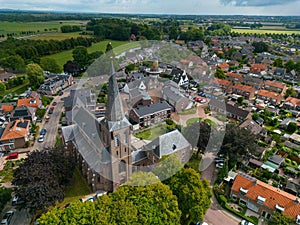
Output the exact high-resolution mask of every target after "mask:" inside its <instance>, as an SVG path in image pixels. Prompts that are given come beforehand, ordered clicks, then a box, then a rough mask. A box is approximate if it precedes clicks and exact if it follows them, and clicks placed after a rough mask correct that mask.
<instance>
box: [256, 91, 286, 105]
mask: <svg viewBox="0 0 300 225" xmlns="http://www.w3.org/2000/svg"><path fill="white" fill-rule="evenodd" d="M256 97H257V99H261V100H263V101H269V102H270V103H271V104H273V105H279V104H280V103H281V100H282V96H281V95H280V94H278V93H276V92H272V91H267V90H259V91H258V92H257V95H256Z"/></svg>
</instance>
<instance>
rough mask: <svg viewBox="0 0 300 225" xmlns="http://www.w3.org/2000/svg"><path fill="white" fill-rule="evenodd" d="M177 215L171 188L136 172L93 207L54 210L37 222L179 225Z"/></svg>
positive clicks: (178, 213) (78, 206)
mask: <svg viewBox="0 0 300 225" xmlns="http://www.w3.org/2000/svg"><path fill="white" fill-rule="evenodd" d="M143 184H145V185H143ZM146 184H149V185H146ZM180 215H181V212H180V210H179V209H178V203H177V198H176V196H174V195H173V193H172V191H171V190H170V188H169V187H168V186H167V185H165V184H163V183H161V182H160V181H159V180H158V179H157V178H156V177H155V176H154V175H153V174H149V173H144V172H138V173H135V174H133V175H132V177H131V178H130V181H129V182H128V183H127V184H125V185H122V186H121V187H119V188H118V190H117V191H116V192H114V193H111V194H109V195H104V196H101V197H100V198H99V199H98V200H97V201H96V202H95V203H91V202H86V203H81V202H79V201H78V202H74V203H71V205H70V206H69V207H67V208H65V209H61V208H55V209H54V210H52V211H50V212H48V213H46V214H44V215H42V216H41V218H40V219H39V220H38V221H39V222H40V224H41V225H43V224H47V225H48V224H53V225H54V224H56V225H60V224H61V225H65V224H74V225H75V224H76V225H84V224H86V225H102V224H103V225H108V224H112V225H117V224H162V225H163V224H174V225H179V224H180Z"/></svg>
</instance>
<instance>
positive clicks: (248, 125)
mask: <svg viewBox="0 0 300 225" xmlns="http://www.w3.org/2000/svg"><path fill="white" fill-rule="evenodd" d="M239 127H240V128H244V129H246V130H249V131H250V132H251V133H252V134H254V135H261V136H265V135H266V134H267V131H266V130H265V129H264V128H263V127H262V126H260V125H259V124H258V123H256V122H255V121H253V120H252V119H247V120H245V121H244V122H243V123H241V124H240V126H239Z"/></svg>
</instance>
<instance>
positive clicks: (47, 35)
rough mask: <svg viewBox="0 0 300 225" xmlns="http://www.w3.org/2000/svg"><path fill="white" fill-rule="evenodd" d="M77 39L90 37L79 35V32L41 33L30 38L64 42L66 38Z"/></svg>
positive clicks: (88, 36)
mask: <svg viewBox="0 0 300 225" xmlns="http://www.w3.org/2000/svg"><path fill="white" fill-rule="evenodd" d="M77 37H84V38H90V37H92V36H91V35H80V34H79V32H74V33H60V32H57V33H43V34H40V35H37V36H34V37H32V38H30V40H58V41H61V40H64V39H68V38H77Z"/></svg>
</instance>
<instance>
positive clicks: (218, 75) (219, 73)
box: [215, 67, 226, 79]
mask: <svg viewBox="0 0 300 225" xmlns="http://www.w3.org/2000/svg"><path fill="white" fill-rule="evenodd" d="M215 77H216V78H219V79H225V78H226V76H225V73H224V71H223V70H222V69H221V68H219V67H218V68H217V71H216V73H215Z"/></svg>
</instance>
